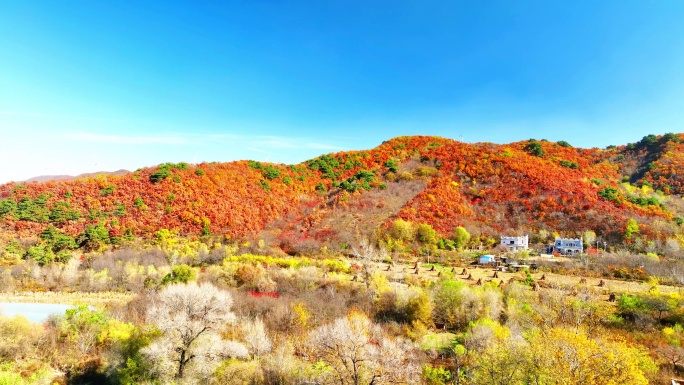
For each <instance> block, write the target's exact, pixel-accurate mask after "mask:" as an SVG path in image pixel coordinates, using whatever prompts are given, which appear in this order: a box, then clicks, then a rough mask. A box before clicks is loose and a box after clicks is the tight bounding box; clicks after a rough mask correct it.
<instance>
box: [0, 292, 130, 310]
mask: <svg viewBox="0 0 684 385" xmlns="http://www.w3.org/2000/svg"><path fill="white" fill-rule="evenodd" d="M134 296H135V294H134V293H118V292H111V291H107V292H97V293H84V292H53V291H47V292H32V291H20V292H5V293H0V302H26V303H53V304H65V305H81V304H82V305H89V306H95V307H107V306H109V305H115V304H123V303H126V302H128V301H129V300H131V299H132V298H133V297H134Z"/></svg>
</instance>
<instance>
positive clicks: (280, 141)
mask: <svg viewBox="0 0 684 385" xmlns="http://www.w3.org/2000/svg"><path fill="white" fill-rule="evenodd" d="M65 137H66V138H67V139H68V140H71V141H79V142H96V143H112V144H128V145H144V144H158V145H190V144H192V145H205V146H208V145H212V144H217V143H224V144H228V145H232V146H244V147H246V148H247V147H249V148H250V149H261V150H262V151H264V152H266V153H270V151H268V150H269V149H275V150H277V149H285V150H298V149H314V150H326V151H339V150H343V149H344V148H342V147H339V146H336V145H333V144H329V143H325V142H322V141H318V140H315V139H312V138H300V137H288V136H272V135H257V136H249V135H240V134H230V133H226V134H214V133H211V134H206V133H197V134H186V133H168V134H164V135H135V134H133V135H120V134H101V133H92V132H72V133H69V134H66V135H65Z"/></svg>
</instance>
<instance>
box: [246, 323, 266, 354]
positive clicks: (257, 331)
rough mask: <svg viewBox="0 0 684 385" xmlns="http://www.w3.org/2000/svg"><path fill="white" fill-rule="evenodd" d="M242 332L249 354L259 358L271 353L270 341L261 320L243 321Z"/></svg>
mask: <svg viewBox="0 0 684 385" xmlns="http://www.w3.org/2000/svg"><path fill="white" fill-rule="evenodd" d="M242 330H243V333H244V336H245V337H244V339H245V343H246V345H247V348H248V349H249V352H250V354H252V355H254V356H256V357H259V356H261V355H262V354H265V353H268V352H270V351H271V339H270V338H269V337H268V334H267V333H266V327H265V326H264V322H263V321H262V320H261V318H257V319H255V320H254V321H250V320H247V321H245V322H244V323H243V324H242Z"/></svg>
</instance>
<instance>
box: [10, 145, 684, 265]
mask: <svg viewBox="0 0 684 385" xmlns="http://www.w3.org/2000/svg"><path fill="white" fill-rule="evenodd" d="M682 150H684V144H683V143H682V135H681V134H667V135H664V136H660V137H658V136H654V135H649V136H647V137H644V138H643V139H642V140H640V141H639V142H637V143H632V144H628V145H624V146H619V147H615V146H610V147H608V148H607V149H596V148H593V149H582V148H575V147H572V146H571V145H570V144H569V143H567V142H564V141H560V142H557V143H556V142H549V141H545V140H527V141H522V142H517V143H511V144H504V145H498V144H492V143H475V144H468V143H462V142H458V141H455V140H450V139H445V138H439V137H427V136H413V137H398V138H394V139H391V140H388V141H386V142H384V143H383V144H381V145H380V146H378V147H376V148H374V149H370V150H363V151H349V152H341V153H336V154H327V155H322V156H320V157H318V158H316V159H312V160H310V161H307V162H303V163H301V164H297V165H289V166H288V165H282V164H269V163H260V162H254V161H237V162H231V163H202V164H197V165H189V164H186V163H178V164H171V163H167V164H162V165H159V166H157V167H151V168H142V169H139V170H137V171H135V172H132V173H128V174H125V175H120V176H97V177H92V178H80V179H75V180H67V181H48V182H27V183H8V184H5V185H2V186H0V227H1V232H2V239H3V240H2V241H0V242H2V243H4V244H7V243H8V242H9V241H10V240H16V239H25V240H30V239H34V240H36V239H39V238H40V239H42V240H43V241H44V242H43V243H46V245H44V246H45V247H46V249H49V250H47V252H48V253H50V250H51V251H52V252H53V253H59V252H63V255H65V254H64V252H66V251H68V250H73V249H76V248H83V249H85V250H91V249H101V248H103V247H108V245H114V246H116V245H118V244H121V243H122V242H126V241H131V240H134V239H139V238H142V239H148V240H149V239H153V238H154V237H155V234H156V233H157V232H158V231H160V230H161V229H165V230H169V231H170V232H171V233H174V234H177V235H180V236H189V237H191V238H196V237H200V236H210V235H211V236H214V237H223V238H224V239H232V240H241V239H243V240H249V239H252V238H256V237H260V238H266V239H267V240H268V242H269V243H270V246H273V247H280V248H282V249H283V250H285V251H287V252H290V253H302V252H306V251H311V250H318V249H320V248H321V247H330V248H344V246H345V245H346V244H347V243H348V242H349V240H350V239H351V238H353V237H357V236H359V235H363V236H369V235H372V234H373V235H378V234H382V233H383V231H386V230H387V229H388V228H390V227H391V225H392V224H393V222H394V221H396V220H397V219H402V220H405V221H408V222H410V223H411V224H413V226H420V225H422V226H424V228H426V226H427V227H429V228H430V229H431V230H434V231H436V233H435V235H434V238H435V242H438V241H439V240H440V239H441V240H449V239H451V238H452V237H453V234H454V229H456V228H457V227H459V226H461V227H464V228H465V229H467V231H468V232H469V233H470V234H472V235H474V237H473V242H475V241H478V242H485V243H488V242H489V243H492V242H494V241H495V240H496V239H497V238H498V236H499V235H500V234H512V233H516V234H521V233H526V234H530V235H532V236H533V238H534V239H536V240H537V241H539V242H545V241H546V240H547V239H546V238H547V237H548V235H550V234H553V233H556V234H560V235H564V236H581V235H582V234H583V233H584V232H586V231H593V232H594V233H595V234H596V235H597V236H598V237H601V238H602V239H604V240H607V241H609V242H610V243H611V244H613V245H618V244H632V245H634V244H636V245H637V246H643V245H648V244H651V245H656V246H658V247H661V248H662V247H664V245H665V244H666V243H667V242H668V240H669V241H678V240H679V241H681V239H682V238H681V232H682V230H681V224H682V221H683V220H682V218H681V216H682V215H681V213H682V212H683V211H684V210H683V208H684V206H683V205H682V199H681V194H682V192H683V189H684V186H683V184H682V175H681V172H679V170H680V169H681V167H680V164H681V163H682V160H683V159H684V156H683V155H682V154H684V152H683V151H682ZM628 225H629V226H628ZM630 226H631V228H630V229H628V228H629V227H630ZM635 226H636V227H635ZM535 237H536V238H535ZM57 238H59V240H58V239H57ZM441 245H444V242H442V243H441ZM654 247H655V246H654Z"/></svg>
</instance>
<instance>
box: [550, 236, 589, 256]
mask: <svg viewBox="0 0 684 385" xmlns="http://www.w3.org/2000/svg"><path fill="white" fill-rule="evenodd" d="M583 243H584V242H583V240H582V238H579V239H578V238H556V242H555V243H554V244H553V250H554V251H556V252H558V253H560V254H563V255H569V254H582V253H583V252H584V245H583Z"/></svg>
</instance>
